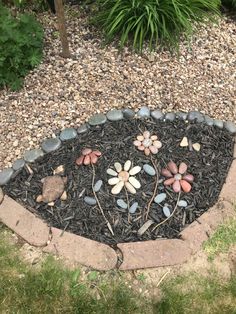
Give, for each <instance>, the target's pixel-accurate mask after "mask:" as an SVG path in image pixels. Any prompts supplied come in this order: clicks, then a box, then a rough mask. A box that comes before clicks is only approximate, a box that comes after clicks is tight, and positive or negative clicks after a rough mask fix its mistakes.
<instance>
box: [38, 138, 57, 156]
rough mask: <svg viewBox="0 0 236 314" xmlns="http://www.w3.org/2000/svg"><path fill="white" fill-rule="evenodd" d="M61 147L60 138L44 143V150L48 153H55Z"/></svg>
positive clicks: (50, 139)
mask: <svg viewBox="0 0 236 314" xmlns="http://www.w3.org/2000/svg"><path fill="white" fill-rule="evenodd" d="M60 147H61V141H60V140H59V138H49V139H47V140H45V141H43V143H42V149H43V150H44V151H45V152H46V153H50V152H54V151H55V150H57V149H58V148H60Z"/></svg>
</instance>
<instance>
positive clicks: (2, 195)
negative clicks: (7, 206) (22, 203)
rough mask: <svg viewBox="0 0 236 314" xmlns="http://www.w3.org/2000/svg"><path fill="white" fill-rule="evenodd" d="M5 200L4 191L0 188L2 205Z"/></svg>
mask: <svg viewBox="0 0 236 314" xmlns="http://www.w3.org/2000/svg"><path fill="white" fill-rule="evenodd" d="M3 199H4V193H3V190H2V189H1V188H0V204H1V203H2V201H3Z"/></svg>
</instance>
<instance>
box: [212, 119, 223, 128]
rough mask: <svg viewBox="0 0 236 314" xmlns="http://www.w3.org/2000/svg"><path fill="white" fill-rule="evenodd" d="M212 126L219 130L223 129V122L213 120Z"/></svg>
mask: <svg viewBox="0 0 236 314" xmlns="http://www.w3.org/2000/svg"><path fill="white" fill-rule="evenodd" d="M214 126H216V127H217V128H219V129H223V127H224V123H223V121H221V120H218V119H215V120H214Z"/></svg>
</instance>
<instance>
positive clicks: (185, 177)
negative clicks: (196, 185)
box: [183, 174, 194, 183]
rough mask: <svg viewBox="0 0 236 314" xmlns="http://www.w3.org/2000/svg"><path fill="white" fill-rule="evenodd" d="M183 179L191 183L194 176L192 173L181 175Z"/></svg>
mask: <svg viewBox="0 0 236 314" xmlns="http://www.w3.org/2000/svg"><path fill="white" fill-rule="evenodd" d="M183 180H186V181H187V182H189V183H192V182H193V180H194V176H193V175H192V174H186V175H185V176H184V177H183Z"/></svg>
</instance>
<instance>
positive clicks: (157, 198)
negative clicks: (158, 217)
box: [154, 193, 167, 204]
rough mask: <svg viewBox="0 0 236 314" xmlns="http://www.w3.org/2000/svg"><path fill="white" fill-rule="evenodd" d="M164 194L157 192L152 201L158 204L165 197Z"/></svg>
mask: <svg viewBox="0 0 236 314" xmlns="http://www.w3.org/2000/svg"><path fill="white" fill-rule="evenodd" d="M166 196H167V195H166V193H160V194H157V196H156V197H155V198H154V202H155V203H157V204H160V203H162V202H163V201H164V200H165V199H166Z"/></svg>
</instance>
